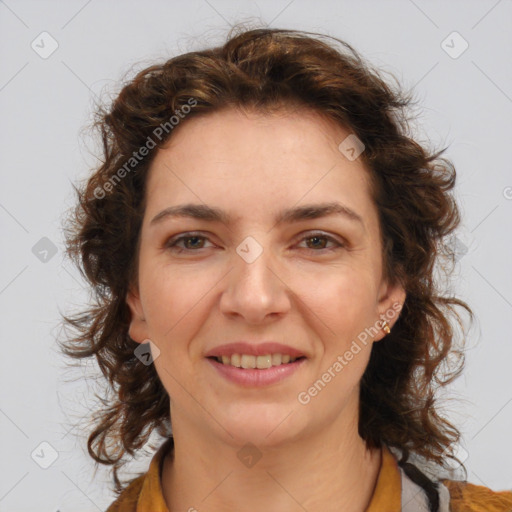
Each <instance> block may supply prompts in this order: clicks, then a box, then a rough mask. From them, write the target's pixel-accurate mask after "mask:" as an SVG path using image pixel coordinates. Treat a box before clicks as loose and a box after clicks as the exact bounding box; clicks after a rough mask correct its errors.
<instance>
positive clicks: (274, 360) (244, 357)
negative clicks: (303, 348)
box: [208, 353, 306, 370]
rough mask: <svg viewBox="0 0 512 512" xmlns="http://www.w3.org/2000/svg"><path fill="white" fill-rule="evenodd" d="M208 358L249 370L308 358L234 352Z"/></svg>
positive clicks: (263, 368)
mask: <svg viewBox="0 0 512 512" xmlns="http://www.w3.org/2000/svg"><path fill="white" fill-rule="evenodd" d="M208 359H211V360H213V361H216V362H217V363H220V364H223V365H225V366H234V367H235V368H241V369H247V370H254V369H258V370H266V369H268V368H271V367H273V366H283V365H289V364H292V363H294V362H295V361H298V360H302V359H306V358H305V356H298V357H291V356H290V355H289V354H280V353H276V354H264V355H259V356H255V355H251V354H232V355H231V356H229V355H224V356H210V357H208Z"/></svg>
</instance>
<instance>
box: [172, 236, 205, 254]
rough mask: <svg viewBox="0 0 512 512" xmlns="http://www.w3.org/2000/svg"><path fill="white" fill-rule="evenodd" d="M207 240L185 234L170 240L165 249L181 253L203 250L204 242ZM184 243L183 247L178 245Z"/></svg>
mask: <svg viewBox="0 0 512 512" xmlns="http://www.w3.org/2000/svg"><path fill="white" fill-rule="evenodd" d="M205 240H208V238H207V237H206V236H202V235H198V234H193V233H187V234H185V235H181V236H178V237H174V238H171V239H170V240H169V241H168V242H167V243H166V244H165V247H166V248H167V249H172V250H178V252H182V251H192V252H193V251H197V250H198V249H204V241H205ZM182 241H183V242H184V246H182V245H178V244H180V243H181V242H182Z"/></svg>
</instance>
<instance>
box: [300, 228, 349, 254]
mask: <svg viewBox="0 0 512 512" xmlns="http://www.w3.org/2000/svg"><path fill="white" fill-rule="evenodd" d="M302 241H305V242H306V243H308V244H309V242H311V243H310V244H309V245H310V246H309V247H307V248H306V250H309V251H313V252H320V251H334V250H336V249H339V248H341V247H344V244H343V243H341V242H339V241H338V240H336V239H335V238H334V237H332V236H329V235H326V234H324V233H310V234H308V236H305V237H304V238H302ZM329 242H331V243H333V244H334V247H326V245H327V244H328V243H329Z"/></svg>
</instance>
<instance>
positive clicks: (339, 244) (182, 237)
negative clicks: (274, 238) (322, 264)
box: [165, 232, 345, 253]
mask: <svg viewBox="0 0 512 512" xmlns="http://www.w3.org/2000/svg"><path fill="white" fill-rule="evenodd" d="M190 238H199V239H204V240H208V237H207V236H204V235H201V234H199V233H193V232H190V233H185V234H184V235H180V236H178V237H174V238H171V239H169V240H168V241H167V242H166V244H165V248H166V249H170V250H177V249H179V252H187V251H188V252H198V251H200V250H201V249H204V247H199V249H187V248H181V247H178V246H177V244H178V242H181V241H182V240H187V239H190ZM312 238H320V239H322V238H324V239H325V240H327V241H328V242H333V243H335V244H336V247H331V248H321V249H309V248H306V249H305V250H306V251H311V252H316V253H318V252H324V253H325V252H330V251H335V250H337V249H341V248H343V247H345V244H344V243H342V242H339V241H338V240H337V239H335V238H334V237H332V236H330V235H326V234H324V233H320V232H311V233H308V235H307V236H305V237H302V238H301V239H300V241H301V242H302V241H304V240H310V239H312Z"/></svg>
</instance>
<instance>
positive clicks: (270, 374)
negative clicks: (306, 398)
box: [207, 358, 306, 387]
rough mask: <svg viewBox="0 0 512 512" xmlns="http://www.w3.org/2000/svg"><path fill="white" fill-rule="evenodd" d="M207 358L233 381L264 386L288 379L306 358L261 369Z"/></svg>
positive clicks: (223, 374)
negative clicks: (240, 366) (232, 364)
mask: <svg viewBox="0 0 512 512" xmlns="http://www.w3.org/2000/svg"><path fill="white" fill-rule="evenodd" d="M207 360H208V362H209V363H210V364H211V365H212V366H213V367H214V368H215V369H216V370H217V371H218V372H219V373H220V374H221V375H222V376H223V377H225V378H226V379H228V380H230V381H231V382H235V383H236V384H239V385H241V386H247V387H262V386H268V385H270V384H275V383H276V382H280V381H282V380H284V379H286V378H287V377H289V376H290V375H292V374H293V373H294V372H296V371H297V370H298V369H299V367H300V366H302V363H304V361H305V360H306V359H305V358H302V359H297V360H296V361H294V362H293V363H286V364H281V365H279V366H271V367H270V368H265V369H261V370H260V369H258V368H246V369H244V368H237V367H236V366H231V365H229V364H223V363H219V362H218V361H217V360H215V359H210V358H207Z"/></svg>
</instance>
